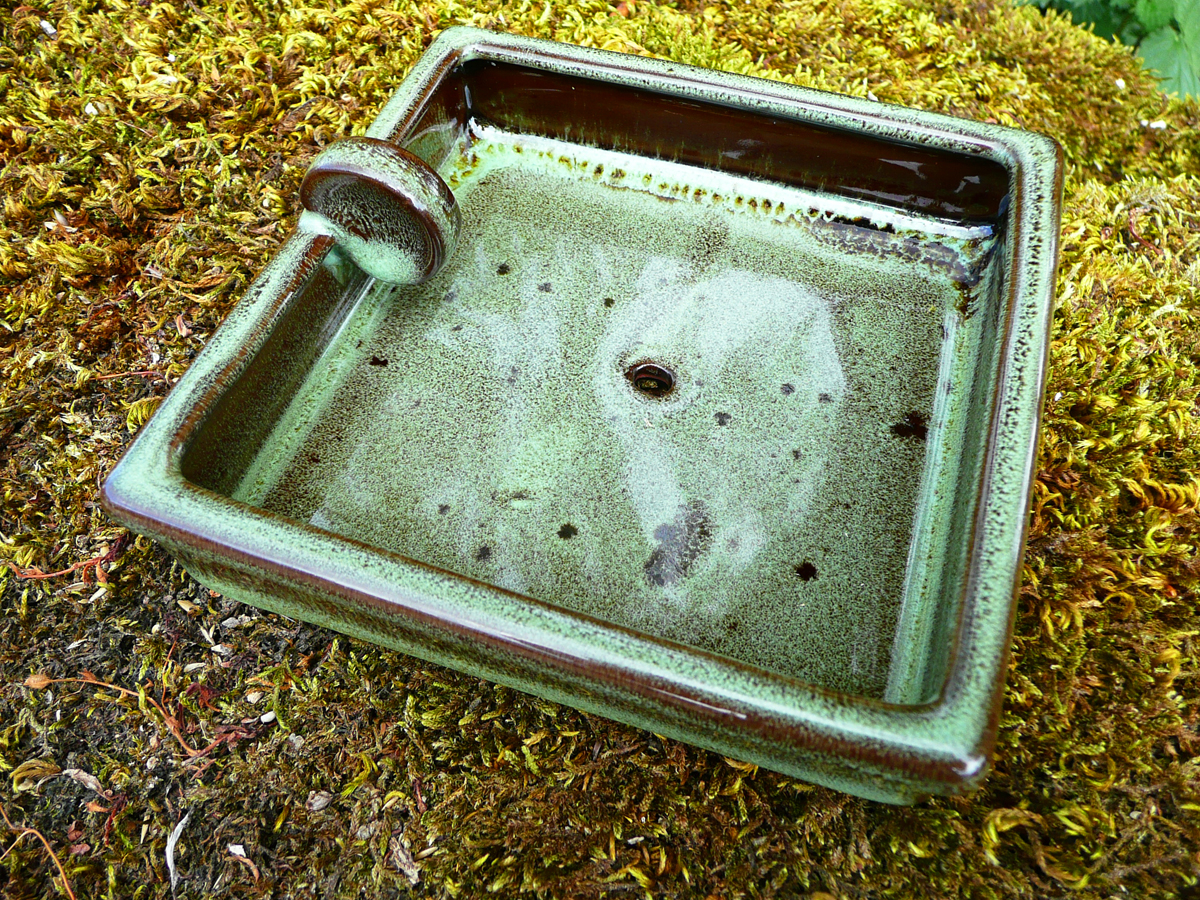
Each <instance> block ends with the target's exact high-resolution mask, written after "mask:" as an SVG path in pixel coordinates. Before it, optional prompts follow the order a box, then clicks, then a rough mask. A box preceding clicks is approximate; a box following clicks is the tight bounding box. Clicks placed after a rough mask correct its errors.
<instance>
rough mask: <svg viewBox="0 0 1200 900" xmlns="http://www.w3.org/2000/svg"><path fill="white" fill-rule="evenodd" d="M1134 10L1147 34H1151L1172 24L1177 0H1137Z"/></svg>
mask: <svg viewBox="0 0 1200 900" xmlns="http://www.w3.org/2000/svg"><path fill="white" fill-rule="evenodd" d="M1185 2H1187V0H1185ZM1134 10H1135V12H1136V14H1137V17H1138V21H1139V22H1141V24H1142V27H1143V28H1145V29H1146V34H1151V33H1152V32H1155V31H1158V29H1160V28H1165V27H1166V26H1168V25H1170V24H1171V19H1173V18H1174V17H1175V0H1137V6H1135V7H1134Z"/></svg>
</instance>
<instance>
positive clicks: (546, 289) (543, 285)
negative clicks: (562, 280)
mask: <svg viewBox="0 0 1200 900" xmlns="http://www.w3.org/2000/svg"><path fill="white" fill-rule="evenodd" d="M538 290H539V291H541V292H542V293H543V294H548V293H550V291H551V290H553V288H551V287H550V282H548V281H543V282H542V283H541V284H539V285H538Z"/></svg>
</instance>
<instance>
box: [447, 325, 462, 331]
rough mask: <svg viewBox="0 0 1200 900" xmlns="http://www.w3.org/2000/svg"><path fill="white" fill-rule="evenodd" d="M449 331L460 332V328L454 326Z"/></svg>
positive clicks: (459, 326)
mask: <svg viewBox="0 0 1200 900" xmlns="http://www.w3.org/2000/svg"><path fill="white" fill-rule="evenodd" d="M450 330H451V331H462V326H461V325H455V326H454V327H453V328H451V329H450Z"/></svg>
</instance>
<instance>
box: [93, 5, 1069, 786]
mask: <svg viewBox="0 0 1200 900" xmlns="http://www.w3.org/2000/svg"><path fill="white" fill-rule="evenodd" d="M1060 193H1061V157H1060V153H1059V150H1058V147H1057V145H1056V144H1055V143H1054V142H1053V141H1051V140H1049V139H1048V138H1045V137H1041V136H1039V135H1034V134H1030V133H1026V132H1021V131H1015V130H1012V129H1008V128H1003V127H1000V126H994V125H982V124H978V123H975V122H969V121H964V120H958V119H953V118H949V117H946V116H941V115H935V114H931V113H924V112H919V111H914V110H909V109H903V108H899V107H894V106H888V105H886V104H881V103H876V102H869V101H865V100H858V99H853V98H849V97H843V96H838V95H834V94H825V93H820V92H815V91H809V90H802V89H798V88H795V87H792V86H788V85H783V84H776V83H772V82H766V81H761V80H757V79H752V78H744V77H738V76H734V75H727V74H723V73H718V72H711V71H705V70H700V69H694V68H689V67H686V66H681V65H677V64H672V63H669V62H663V61H659V60H649V59H642V58H637V57H631V56H623V55H619V54H614V53H608V52H602V51H596V50H588V49H583V48H579V47H573V46H568V45H563V44H555V43H550V42H546V41H539V40H532V39H527V38H520V37H514V36H508V35H499V34H492V33H488V32H483V31H477V30H473V29H461V28H456V29H452V30H450V31H447V32H446V33H444V34H443V35H442V36H441V37H440V38H439V39H438V40H437V42H436V43H434V45H433V46H432V47H431V48H430V49H429V51H428V52H427V53H426V54H425V56H424V57H423V58H422V59H421V61H420V62H419V63H418V65H417V66H416V68H415V69H414V70H413V72H412V73H411V74H410V75H409V77H408V79H407V80H406V81H405V82H404V84H403V85H402V86H401V88H400V90H399V91H398V92H397V94H396V95H395V97H394V98H393V99H392V101H391V102H390V103H389V104H388V105H387V107H386V108H385V109H384V110H383V112H382V113H381V114H380V116H379V117H378V118H377V119H376V121H375V122H374V123H373V124H372V126H371V128H370V129H369V131H368V132H367V136H366V138H363V139H354V140H352V141H347V142H342V143H340V144H337V145H334V146H333V147H332V148H331V149H330V150H327V151H326V152H325V153H323V154H322V156H321V157H319V158H318V160H317V162H316V163H315V164H314V168H313V170H312V171H311V172H310V174H309V177H308V178H307V179H306V181H305V186H304V189H303V191H302V197H303V200H304V203H305V206H306V207H307V209H308V211H307V212H305V213H304V215H303V216H302V217H301V220H300V223H299V225H298V227H297V230H296V232H295V234H294V235H293V236H292V237H291V238H290V239H289V240H288V242H287V243H286V245H285V246H284V247H283V248H282V249H281V251H280V252H279V254H278V256H277V257H276V258H275V259H274V260H273V261H272V262H271V264H270V265H269V266H268V267H267V268H266V270H265V271H264V272H263V273H262V274H261V275H260V276H259V278H258V279H257V281H255V283H254V284H253V286H252V287H251V288H250V290H249V291H248V293H247V295H246V297H245V299H244V300H243V301H242V303H241V304H239V306H238V307H237V309H236V310H235V311H234V312H233V313H232V314H231V315H230V316H229V318H228V319H227V320H226V322H225V323H224V325H223V326H222V328H221V329H220V331H219V332H218V333H217V334H216V335H215V336H214V337H213V339H212V340H211V341H210V342H209V344H208V346H207V347H206V348H205V350H204V352H203V353H202V354H201V355H200V357H199V358H198V359H197V360H196V362H195V363H194V364H193V366H192V367H191V369H190V370H189V371H188V373H187V374H186V376H185V377H184V378H183V379H182V380H181V381H180V382H179V384H178V385H177V386H176V388H175V389H174V391H173V392H172V393H171V395H170V396H169V397H168V398H167V400H166V401H165V402H164V403H163V405H162V407H161V408H160V410H159V411H158V413H157V414H156V415H155V417H154V418H153V420H152V421H151V422H150V423H149V424H148V425H147V426H146V427H145V428H144V430H143V432H142V434H141V435H139V437H138V439H137V440H136V441H135V443H134V445H133V446H132V447H131V448H130V450H129V452H128V453H127V454H126V455H125V457H124V459H123V460H122V461H121V462H120V464H119V465H118V466H117V468H116V469H115V470H114V471H113V473H112V475H111V477H110V478H109V480H108V482H107V484H106V485H105V487H104V502H105V505H106V507H107V508H108V510H109V511H110V512H111V514H112V515H113V516H114V517H115V518H116V519H118V520H119V521H121V522H122V523H124V524H126V525H128V526H129V527H131V528H133V529H136V530H138V531H140V532H142V533H145V534H147V535H150V536H151V537H153V538H155V539H156V540H159V541H161V542H162V543H163V544H164V545H165V546H166V547H167V548H168V549H169V550H170V551H171V552H172V553H174V554H175V555H176V556H177V557H178V558H179V559H180V560H181V561H182V562H183V563H184V565H185V566H186V567H187V568H188V570H189V571H190V572H191V573H192V574H193V575H195V577H196V578H198V579H199V580H200V581H201V582H203V583H204V584H206V585H208V586H210V587H212V588H213V589H215V590H217V591H220V592H221V593H223V594H226V595H228V596H230V597H233V598H236V599H238V600H241V601H244V602H246V603H249V604H252V605H255V606H258V607H262V608H264V609H269V610H274V611H277V612H280V613H283V614H285V615H289V616H294V617H297V618H301V619H305V620H307V621H311V622H314V623H317V624H320V625H324V626H329V627H331V628H335V629H337V630H339V631H342V632H345V633H348V634H351V635H354V636H356V637H360V638H364V639H366V640H370V641H374V642H377V643H380V644H384V645H386V646H389V647H393V648H396V649H399V650H402V651H405V652H408V653H413V654H416V655H418V656H421V657H424V658H426V659H429V660H433V661H436V662H439V663H443V664H445V665H448V666H453V667H455V668H459V669H463V670H466V671H470V672H473V673H476V674H478V675H480V676H482V677H485V678H488V679H492V680H495V681H499V682H503V683H506V684H509V685H512V686H513V687H516V688H519V689H522V690H526V691H530V692H533V693H536V694H539V695H542V696H544V697H547V698H550V699H552V700H555V701H559V702H563V703H567V704H571V705H573V706H577V707H580V708H582V709H586V710H589V711H593V712H597V713H601V714H603V715H606V716H610V717H612V718H614V719H619V720H621V721H624V722H628V723H632V724H634V725H637V726H640V727H644V728H647V729H650V730H652V731H655V732H657V733H660V734H664V735H669V736H672V737H675V738H679V739H681V740H685V741H688V742H691V743H694V744H698V745H700V746H703V747H707V748H710V749H712V750H715V751H717V752H719V753H722V754H725V755H727V756H731V757H737V758H740V759H744V760H748V761H751V762H754V763H758V764H760V765H763V766H765V767H767V768H770V769H774V770H777V771H781V772H785V773H788V774H790V775H794V776H796V777H799V778H803V779H806V780H810V781H814V782H817V783H820V784H823V785H827V786H831V787H834V788H838V789H841V790H845V791H849V792H851V793H854V794H858V795H860V796H863V797H868V798H873V799H878V800H884V801H887V802H892V803H911V802H914V801H916V800H917V799H919V798H920V797H922V796H926V795H928V794H931V793H932V794H953V793H960V792H963V791H966V790H970V789H971V788H973V787H974V786H976V785H977V784H978V783H979V781H980V780H981V779H982V778H983V777H984V774H985V772H986V769H987V765H988V759H989V756H990V753H991V749H992V745H993V743H994V736H995V731H996V727H997V721H998V717H999V712H1000V702H1001V699H1002V694H1003V679H1004V672H1005V661H1006V656H1007V652H1008V642H1009V636H1010V629H1011V622H1012V615H1013V606H1014V591H1015V588H1016V586H1017V581H1018V576H1019V573H1020V564H1021V557H1022V552H1023V540H1024V531H1025V520H1026V512H1027V509H1028V501H1029V494H1030V486H1031V480H1032V474H1033V463H1034V454H1035V450H1036V442H1037V430H1038V421H1039V416H1040V406H1041V398H1042V386H1043V375H1044V369H1045V364H1046V350H1047V340H1048V331H1049V323H1050V313H1051V308H1052V302H1053V285H1054V266H1055V260H1056V255H1057V241H1058V223H1059V202H1060Z"/></svg>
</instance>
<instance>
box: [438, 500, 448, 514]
mask: <svg viewBox="0 0 1200 900" xmlns="http://www.w3.org/2000/svg"><path fill="white" fill-rule="evenodd" d="M448 512H450V506H449V504H447V503H442V504H439V505H438V515H439V516H444V515H445V514H446V513H448Z"/></svg>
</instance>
